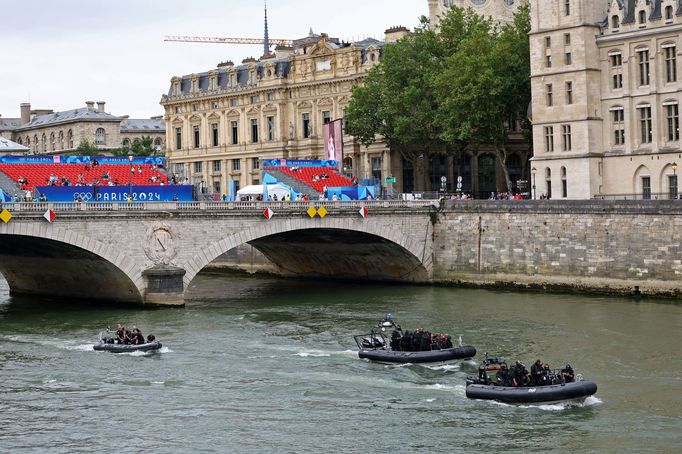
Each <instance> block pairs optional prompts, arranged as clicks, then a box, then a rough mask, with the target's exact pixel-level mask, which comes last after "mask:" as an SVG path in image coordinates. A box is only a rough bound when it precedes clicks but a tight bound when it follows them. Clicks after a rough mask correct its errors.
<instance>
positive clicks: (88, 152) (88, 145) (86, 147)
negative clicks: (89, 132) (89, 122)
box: [69, 139, 99, 156]
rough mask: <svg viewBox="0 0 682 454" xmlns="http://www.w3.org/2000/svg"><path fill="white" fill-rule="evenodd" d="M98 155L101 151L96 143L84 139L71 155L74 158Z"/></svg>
mask: <svg viewBox="0 0 682 454" xmlns="http://www.w3.org/2000/svg"><path fill="white" fill-rule="evenodd" d="M98 153H99V150H98V149H97V147H96V146H95V144H94V143H92V142H89V141H87V140H86V139H82V140H81V142H80V143H79V144H78V147H77V148H76V150H75V151H74V152H72V153H69V154H71V155H72V156H93V155H97V154H98Z"/></svg>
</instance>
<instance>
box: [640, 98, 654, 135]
mask: <svg viewBox="0 0 682 454" xmlns="http://www.w3.org/2000/svg"><path fill="white" fill-rule="evenodd" d="M637 110H639V124H640V133H641V137H640V138H641V143H651V140H652V134H653V131H652V128H651V106H650V105H648V104H645V105H642V106H639V107H637Z"/></svg>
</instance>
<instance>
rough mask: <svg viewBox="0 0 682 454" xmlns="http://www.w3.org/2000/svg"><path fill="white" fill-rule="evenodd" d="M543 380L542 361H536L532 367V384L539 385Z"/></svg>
mask: <svg viewBox="0 0 682 454" xmlns="http://www.w3.org/2000/svg"><path fill="white" fill-rule="evenodd" d="M541 379H542V361H540V360H539V359H538V360H536V361H535V362H534V363H533V365H532V366H530V383H531V384H532V385H537V384H538V383H540V380H541Z"/></svg>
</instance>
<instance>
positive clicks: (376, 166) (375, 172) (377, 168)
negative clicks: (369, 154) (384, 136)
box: [372, 157, 381, 181]
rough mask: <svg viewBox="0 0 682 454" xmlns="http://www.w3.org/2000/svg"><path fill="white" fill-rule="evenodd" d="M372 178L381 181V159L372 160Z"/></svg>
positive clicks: (374, 158)
mask: <svg viewBox="0 0 682 454" xmlns="http://www.w3.org/2000/svg"><path fill="white" fill-rule="evenodd" d="M372 178H375V179H377V180H379V181H381V158H376V157H373V158H372Z"/></svg>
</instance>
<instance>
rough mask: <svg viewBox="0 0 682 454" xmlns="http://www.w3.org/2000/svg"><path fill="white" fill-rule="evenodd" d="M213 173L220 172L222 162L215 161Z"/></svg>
mask: <svg viewBox="0 0 682 454" xmlns="http://www.w3.org/2000/svg"><path fill="white" fill-rule="evenodd" d="M213 171H214V172H220V161H213Z"/></svg>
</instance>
